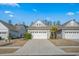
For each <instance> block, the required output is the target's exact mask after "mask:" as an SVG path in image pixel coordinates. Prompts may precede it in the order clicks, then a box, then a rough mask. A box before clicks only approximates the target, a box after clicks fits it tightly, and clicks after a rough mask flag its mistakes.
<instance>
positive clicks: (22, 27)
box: [15, 24, 27, 37]
mask: <svg viewBox="0 0 79 59" xmlns="http://www.w3.org/2000/svg"><path fill="white" fill-rule="evenodd" d="M15 26H16V28H17V30H18V37H24V33H25V32H26V31H27V26H25V25H23V24H16V25H15Z"/></svg>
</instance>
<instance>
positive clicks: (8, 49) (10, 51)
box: [0, 48, 17, 54]
mask: <svg viewBox="0 0 79 59" xmlns="http://www.w3.org/2000/svg"><path fill="white" fill-rule="evenodd" d="M16 50H17V49H16V48H0V54H6V53H13V52H15V51H16Z"/></svg>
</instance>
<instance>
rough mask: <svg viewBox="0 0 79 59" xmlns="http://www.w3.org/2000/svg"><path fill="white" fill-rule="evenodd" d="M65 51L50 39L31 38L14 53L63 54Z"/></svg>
mask: <svg viewBox="0 0 79 59" xmlns="http://www.w3.org/2000/svg"><path fill="white" fill-rule="evenodd" d="M64 53H65V52H64V51H62V50H60V49H59V48H57V47H56V46H54V45H53V44H52V43H51V42H50V41H49V40H44V39H41V40H34V39H33V40H29V41H28V42H27V43H26V44H25V45H24V46H23V47H22V48H20V49H19V50H18V51H16V52H15V53H14V55H63V54H64Z"/></svg>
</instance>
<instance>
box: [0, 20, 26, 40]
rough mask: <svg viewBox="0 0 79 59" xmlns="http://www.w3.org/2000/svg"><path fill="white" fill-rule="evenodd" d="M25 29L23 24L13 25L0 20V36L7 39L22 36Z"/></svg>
mask: <svg viewBox="0 0 79 59" xmlns="http://www.w3.org/2000/svg"><path fill="white" fill-rule="evenodd" d="M25 31H26V29H25V27H23V25H17V26H15V25H13V24H9V23H7V22H4V21H2V20H0V38H2V39H9V37H10V38H19V37H23V33H24V32H25Z"/></svg>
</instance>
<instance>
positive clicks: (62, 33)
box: [28, 20, 79, 39]
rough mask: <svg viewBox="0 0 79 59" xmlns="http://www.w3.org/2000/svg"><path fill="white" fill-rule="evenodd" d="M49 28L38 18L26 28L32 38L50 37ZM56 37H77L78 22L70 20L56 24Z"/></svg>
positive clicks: (78, 31) (78, 37)
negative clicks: (59, 24)
mask: <svg viewBox="0 0 79 59" xmlns="http://www.w3.org/2000/svg"><path fill="white" fill-rule="evenodd" d="M50 28H51V27H50V26H49V25H47V24H45V23H44V22H42V21H39V20H38V21H36V22H35V23H33V24H32V25H31V26H30V27H29V28H28V32H29V33H31V34H32V39H50V34H51V32H50ZM57 38H61V39H79V23H78V22H77V21H75V20H70V21H68V22H66V23H64V24H63V25H61V26H58V31H57Z"/></svg>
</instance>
